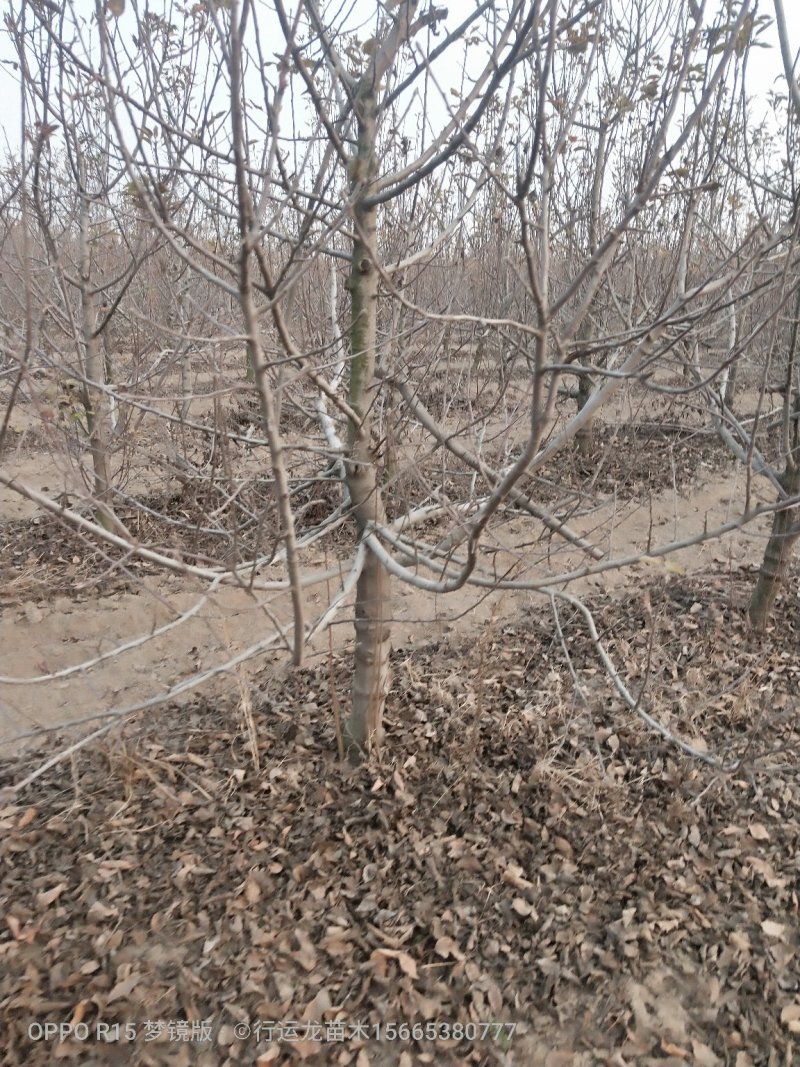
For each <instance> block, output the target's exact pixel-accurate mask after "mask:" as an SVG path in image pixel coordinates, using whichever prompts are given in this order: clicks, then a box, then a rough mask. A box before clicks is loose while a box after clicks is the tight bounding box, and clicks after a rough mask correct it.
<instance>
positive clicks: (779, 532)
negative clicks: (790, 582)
mask: <svg viewBox="0 0 800 1067" xmlns="http://www.w3.org/2000/svg"><path fill="white" fill-rule="evenodd" d="M781 480H782V482H783V484H784V487H785V489H786V491H787V493H789V494H790V496H797V495H798V494H799V493H800V468H797V469H794V470H787V471H786V473H785V474H784V476H783V478H782V479H781ZM798 538H800V520H798V516H797V509H796V508H784V509H783V510H782V511H776V512H775V517H774V519H773V520H772V533H771V534H770V538H769V541H768V542H767V548H766V551H765V552H764V560H763V562H762V564H761V570H760V571H759V572H758V579H757V580H756V584H755V588H754V589H753V593H752V596H751V597H750V605H749V607H748V615H749V617H750V622H751V624H752V626H753V627H754V629H756V630H764V629H766V626H767V623H768V622H769V618H770V615H771V614H772V608H773V606H774V604H775V599H776V597H777V596H778V593H779V592H780V589H781V586H782V585H783V583H784V581H785V580H786V575H787V573H788V571H789V565H790V564H791V562H792V554H793V552H794V546H795V544H796V543H797V540H798Z"/></svg>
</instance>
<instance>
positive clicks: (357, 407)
mask: <svg viewBox="0 0 800 1067" xmlns="http://www.w3.org/2000/svg"><path fill="white" fill-rule="evenodd" d="M356 116H357V122H358V147H357V151H356V154H355V155H354V157H353V158H352V160H351V163H350V191H351V197H352V202H353V215H354V222H355V236H354V238H353V248H352V259H351V264H350V276H349V279H348V283H347V287H348V289H349V291H350V304H351V321H350V348H351V361H350V397H349V399H350V406H351V408H352V409H353V410H354V411H355V412H356V413H357V414H358V417H359V419H360V421H359V422H358V423H355V422H351V423H350V426H349V441H348V445H349V447H348V458H347V462H346V472H347V485H348V489H349V491H350V501H351V506H352V509H353V515H354V516H355V519H356V522H357V523H358V528H359V531H360V532H361V533H362V534H363V533H364V532H365V531H366V530H367V529H368V527H369V524H370V523H372V522H377V523H381V524H383V523H384V522H385V520H386V516H385V513H384V508H383V500H382V496H381V490H380V484H379V479H378V471H377V468H376V464H375V457H374V455H373V451H372V442H371V430H372V412H371V407H372V399H373V397H374V394H375V389H376V388H377V381H376V378H375V362H376V344H377V340H376V339H377V311H378V271H377V267H376V262H377V240H376V224H377V209H376V208H375V207H374V206H371V205H369V203H368V202H367V193H368V191H369V185H370V182H371V181H372V180H373V178H374V176H375V172H376V169H377V164H376V158H375V138H376V98H375V89H374V87H373V85H372V83H371V82H369V81H367V80H366V79H365V80H364V81H362V83H361V84H360V86H359V90H358V95H357V98H356ZM390 618H391V580H390V577H389V574H388V573H387V572H386V570H385V568H384V566H383V564H382V563H381V562H380V561H379V560H378V558H377V557H376V556H375V555H374V554H373V553H372V552H370V551H368V552H367V559H366V563H365V565H364V569H363V570H362V572H361V576H360V578H359V580H358V585H357V587H356V622H355V629H356V648H355V663H354V671H353V686H352V692H351V700H352V703H351V709H350V716H349V718H348V720H347V722H346V723H345V731H344V732H345V743H346V746H347V749H348V754H349V755H350V758H351V759H358V758H360V756H361V754H363V753H364V752H366V751H369V749H370V748H371V747H372V746H373V745H375V744H379V743H380V741H381V738H382V734H383V709H384V705H385V702H386V693H387V690H388V687H389V655H390V652H391V627H390V623H389V620H390Z"/></svg>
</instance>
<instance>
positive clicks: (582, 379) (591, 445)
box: [575, 374, 595, 456]
mask: <svg viewBox="0 0 800 1067" xmlns="http://www.w3.org/2000/svg"><path fill="white" fill-rule="evenodd" d="M592 392H593V389H592V381H591V378H590V377H589V375H588V374H581V375H580V376H579V377H578V396H577V404H578V414H580V413H581V411H583V409H584V408H585V407H586V405H587V404H588V403H589V400H590V399H591V397H592ZM575 449H576V451H577V452H578V453H579V454H580V455H581V456H590V455H592V453H593V452H594V450H595V420H594V419H593V418H592V419H587V420H586V422H585V423H584V424H583V425H582V426H581V427H580V429H579V430H578V431H577V433H576V434H575Z"/></svg>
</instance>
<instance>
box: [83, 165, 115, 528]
mask: <svg viewBox="0 0 800 1067" xmlns="http://www.w3.org/2000/svg"><path fill="white" fill-rule="evenodd" d="M81 186H82V188H81V189H80V191H79V195H80V198H81V209H80V210H81V214H80V279H81V280H80V286H81V314H82V319H83V337H82V341H83V353H82V354H83V360H82V362H83V375H84V379H85V381H84V383H83V387H82V400H83V406H84V409H85V411H86V426H87V429H88V431H89V452H90V454H91V457H92V469H93V471H94V491H93V497H94V504H95V517H96V518H97V521H98V523H99V524H100V525H101V526H103V527H104V528H105V529H106V530H108V531H109V532H110V533H116V534H122V535H123V536H124V535H125V533H126V530H125V527H124V526H123V525H122V523H121V522H120V521H119V519H118V518H117V517H116V515H115V514H114V508H113V505H112V497H113V493H112V485H111V474H110V462H109V454H110V447H109V441H110V438H111V410H110V407H109V398H108V392H107V390H106V386H107V384H108V382H107V378H106V361H105V358H104V354H103V352H101V350H100V338H99V337H98V335H97V324H98V308H97V297H96V295H95V293H94V290H93V287H92V284H91V270H92V258H91V250H90V243H91V235H90V225H91V223H90V218H89V201H88V198H87V196H86V193H85V191H84V188H83V187H84V186H85V174H84V169H83V166H81Z"/></svg>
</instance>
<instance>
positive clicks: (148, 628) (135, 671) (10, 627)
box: [0, 383, 769, 751]
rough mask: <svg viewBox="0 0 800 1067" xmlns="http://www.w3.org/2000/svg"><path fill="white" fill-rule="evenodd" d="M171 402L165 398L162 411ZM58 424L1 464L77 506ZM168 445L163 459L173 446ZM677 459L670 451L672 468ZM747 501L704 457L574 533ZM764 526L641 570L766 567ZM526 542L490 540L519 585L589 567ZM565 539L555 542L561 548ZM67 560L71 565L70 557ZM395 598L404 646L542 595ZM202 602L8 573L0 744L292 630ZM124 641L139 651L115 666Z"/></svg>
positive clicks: (631, 531)
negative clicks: (687, 471)
mask: <svg viewBox="0 0 800 1067" xmlns="http://www.w3.org/2000/svg"><path fill="white" fill-rule="evenodd" d="M206 385H208V383H206ZM194 404H195V409H194V410H193V412H192V417H197V418H199V417H200V416H201V415H202V413H203V412H206V413H207V412H209V411H210V410H211V409H212V407H213V403H212V402H210V401H209V400H208V397H207V396H199V397H197V398H196V400H195V401H194ZM168 406H169V405H168V404H166V402H165V404H163V405H162V407H165V408H166V407H168ZM642 414H643V405H642V400H641V397H639V398H638V399H636V398H632V396H631V395H630V394H629V393H628V394H624V395H621V396H620V397H619V399H618V400H617V401H615V403H614V405H613V406H612V407H610V408H609V410H608V412H606V414H605V418H606V420H607V421H609V422H614V421H616V422H618V423H624V422H625V421H627V420H628V419H630V418H637V417H638V418H641V417H642ZM644 414H645V415H646V414H648V412H647V411H645V412H644ZM51 428H52V419H51V415H50V414H48V411H47V409H46V407H45V410H44V414H43V405H42V403H39V404H30V403H29V404H21V405H18V406H17V407H16V408H15V410H14V411H13V412H12V415H11V421H10V429H11V430H12V432H13V435H14V439H13V445H12V447H11V448H8V449H7V450H6V455H5V456H4V457H3V466H4V467H5V469H6V470H10V471H12V472H13V473H14V474H17V475H18V476H19V478H20V479H21V480H22V481H24V482H26V483H27V484H29V485H31V486H33V487H34V488H36V489H39V490H42V491H44V492H47V493H49V495H51V496H53V497H59V496H60V495H61V494H63V493H66V494H67V496H68V498H69V499H70V500H74V499H76V498H77V499H79V498H80V497H81V496H82V495H83V493H84V492H85V484H84V482H85V478H84V475H83V474H82V472H81V461H82V460H84V461H85V459H86V457H85V456H83V457H82V456H81V455H80V453H79V452H78V453H76V452H75V451H74V450H73V452H72V453H68V452H61V453H59V452H53V451H48V448H47V446H48V440H49V438H48V434H49V431H50V429H51ZM159 447H160V449H161V453H162V454H163V452H164V449H163V447H161V446H159ZM668 461H669V457H668V456H666V455H665V457H664V463H665V464H666V463H668ZM84 469H85V464H84ZM159 478H161V483H160V484H161V485H162V488H165V489H166V488H168V485H167V484H166V483H165V482H164V481H163V473H162V474H160V475H159ZM126 484H127V487H128V491H129V492H131V493H132V494H133V493H136V492H141V491H142V490H143V489H144V488H148V489H150V490H152V488H153V485H152V472H151V471H150V470H149V469H148V467H147V464H146V463H145V462H144V461H142V460H141V458H140V459H139V460H137V459H136V457H134V460H133V462H132V463H131V464H130V469H129V470H128V472H127V483H126ZM765 490H766V491H765ZM746 491H747V486H746V483H745V479H744V475H743V474H742V472H741V471H740V470H738V469H737V468H736V467H735V465H734V464H733V463H729V464H727V466H725V467H724V468H723V469H709V468H708V467H704V466H703V461H702V460H700V461H699V465H698V466H697V469H696V471H695V476H694V479H693V481H692V483H691V484H690V485H687V484H686V483H683V484H680V485H679V484H677V483H676V484H674V485H667V487H666V488H665V487H663V486H662V487H659V488H657V489H655V490H653V489H652V488H651V486H649V485H648V484H647V482H644V483H642V484H641V485H639V486H638V487H636V488H635V490H634V491H633V492H632V493H631V492H628V494H627V496H626V497H623V496H621V495H620V494H619V493H617V492H616V491H614V492H611V491H609V490H608V487H606V489H605V491H598V492H597V493H596V494H595V498H594V500H593V505H592V508H591V509H590V510H589V512H588V513H587V514H582V515H580V516H578V517H576V519H575V520H574V521H572V523H571V524H572V525H573V526H574V527H575V528H576V529H577V530H578V531H579V532H580V533H582V534H583V535H585V536H586V537H587V538H588V539H590V540H591V541H592V542H593V543H594V544H595V545H597V546H598V547H599V548H601V549H602V550H603V551H604V552H605V553H606V554H607V555H608V556H611V557H618V556H626V555H628V554H630V553H632V552H637V551H645V550H647V549H648V546H657V545H659V544H663V543H666V542H669V541H674V540H681V539H684V538H690V537H692V536H694V535H697V534H698V533H701V532H702V531H703V530H704V529H711V528H713V527H714V526H716V525H718V524H721V523H724V522H728V521H730V520H731V519H732V518H733V517H735V516H736V515H737V514H739V513H741V511H742V509H743V507H744V500H745V495H746ZM753 491H754V492H756V493H757V494H759V495H760V497H761V498H762V499H764V500H768V499H769V487H768V486H766V487H765V489H764V488H762V487H761V485H754V486H753ZM757 498H758V497H757V496H756V497H753V498H751V499H757ZM0 509H1V510H0V515H1V516H2V518H1V519H0V531H2V530H3V529H5V530H6V531H8V530H9V529H11V528H12V527H11V526H10V525H9V524H14V523H17V524H19V523H20V521H22V520H28V521H29V522H30V523H34V524H35V523H36V522H38V521H40V520H39V519H37V518H36V508H35V506H34V505H32V504H30V502H29V501H27V500H25V499H24V498H22V497H20V496H19V495H18V494H17V493H15V492H14V491H13V490H8V489H2V490H0ZM584 510H586V509H584ZM16 528H17V527H15V529H16ZM766 528H767V527H766V525H765V523H764V522H761V523H758V524H754V525H751V526H750V527H748V530H747V531H746V532H745V533H734V534H731V535H729V536H727V537H725V538H724V539H723V540H721V541H716V540H715V541H709V542H707V543H702V544H698V545H693V546H691V547H688V548H686V549H683V550H682V551H680V552H677V553H676V554H675V555H673V556H671V557H670V562H669V563H666V562H665V561H661V560H650V561H648V562H647V563H646V564H639V565H638V568H639V569H641V568H643V567H646V568H647V569H655V570H658V569H664V568H665V567H668V568H671V569H672V571H673V573H674V572H675V571H676V570H678V569H680V570H682V571H685V572H688V573H696V572H698V571H702V570H703V569H704V568H705V567H707V566H709V565H712V564H713V567H714V568H715V569H716V570H720V569H722V570H724V569H725V568H728V567H734V566H737V565H739V564H741V563H757V562H758V561H759V560H760V557H761V554H762V552H763V537H764V535H765V533H766ZM530 538H531V527H530V525H525V524H524V523H523V522H522V520H520V519H515V518H511V519H510V520H508V521H507V522H506V523H505V524H500V525H499V526H498V527H497V528H496V529H494V530H493V532H492V534H491V537H490V538H489V542H488V543H489V544H490V545H492V547H493V548H494V549H495V552H496V554H495V559H496V562H497V567H498V570H499V571H504V570H505V569H506V568H508V567H510V566H512V565H513V566H514V567H515V574H516V575H518V576H524V577H526V578H528V579H530V578H531V577H539V578H541V577H543V576H544V575H547V574H552V573H554V572H563V571H565V570H566V571H569V570H572V569H574V568H577V567H580V566H582V565H584V564H585V563H586V562H587V561H586V559H585V557H582V556H581V554H580V553H578V552H576V551H575V550H573V549H571V548H570V549H569V550H568V551H565V550H564V547H563V546H560V547H559V549H558V551H557V552H555V551H552V552H550V551H546V550H545V549H543V548H542V546H541V545H536V544H533V545H531V544H530ZM556 540H557V539H556ZM556 540H554V541H551V542H550V543H549V544H550V548H551V549H553V548H554V547H555V545H556ZM6 541H8V537H6ZM520 546H522V547H520ZM6 549H7V551H6V555H7V556H8V554H9V552H10V553H11V556H12V558H11V560H10V562H11V563H12V564H13V562H14V561H13V545H9V544H7V546H6ZM345 555H346V553H345ZM6 562H9V560H6ZM63 562H64V564H65V565H68V564H69V560H67V559H64V561H63ZM307 563H308V565H309V566H325V565H329V563H330V561H326V560H325V559H324V558H322V557H319V558H315V557H314V556H313V554H312V555H311V556H310V557H308V558H307ZM46 580H47V579H45V581H46ZM636 580H637V579H636V570H635V569H634V571H633V572H631V570H630V569H626V570H623V571H618V570H612V571H606V572H604V573H602V574H598V575H594V576H591V577H584V578H580V579H578V580H577V581H575V582H574V583H573V584H572V585H571V586H570V590H571V591H573V592H578V593H581V592H588V591H591V590H593V589H603V590H606V589H613V588H617V587H619V586H620V585H624V584H625V583H626V582H633V583H634V584H635V582H636ZM77 584H78V586H79V585H80V583H77ZM395 589H396V595H395V605H394V611H395V628H394V642H395V645H396V646H404V645H414V644H415V643H419V642H424V641H425V640H427V639H429V638H430V637H431V636H434V635H436V636H440V635H442V634H444V633H447V632H448V631H450V630H452V629H454V628H455V627H456V626H457V627H458V628H459V630H460V632H461V633H462V634H464V633H465V632H466V633H469V632H470V631H475V632H478V631H480V629H481V628H482V627H483V626H484V625H485V623H486V621H487V620H488V619H492V618H493V619H498V618H502V617H505V616H508V615H511V614H514V613H515V612H517V611H518V610H519V609H520V607H527V606H528V605H530V604H531V603H532V602H533V601H535V600H536V599H537V595H536V594H533V593H529V592H514V593H505V594H503V593H499V594H495V595H492V596H489V597H486V596H485V595H484V591H483V590H477V591H476V590H474V589H466V590H462V591H459V592H457V593H454V594H451V595H448V596H446V597H443V596H439V597H436V596H432V595H430V594H427V593H424V592H420V591H419V590H417V589H414V588H412V587H410V586H408V585H403V584H401V583H399V582H397V583H395ZM204 593H205V589H204V587H203V585H202V583H200V582H198V581H196V580H194V579H186V578H182V577H176V576H174V575H166V576H165V575H158V574H155V573H154V574H153V575H152V576H150V577H148V578H147V579H146V580H139V581H135V582H134V581H130V582H127V583H120V582H119V581H117V582H116V583H114V582H111V583H109V582H101V583H100V584H99V586H98V587H97V588H91V587H90V588H87V589H84V590H83V591H80V590H79V591H78V592H77V593H75V592H70V593H69V595H63V594H60V595H53V592H52V589H50V588H48V587H47V586H43V585H42V582H41V581H38V582H37V576H36V573H35V571H34V572H33V573H32V572H31V571H30V570H27V571H26V569H25V568H24V567H14V566H13V565H12V566H9V567H7V568H6V582H5V589H4V590H3V596H2V615H1V616H0V676H1V677H0V716H1V718H2V725H0V744H3V745H4V746H5V747H6V751H11V748H10V747H9V746H10V744H11V742H12V741H13V739H14V738H16V737H17V736H18V735H19V734H22V733H27V732H28V731H32V730H36V729H37V728H39V727H50V726H54V725H65V724H68V723H73V722H75V721H79V720H82V719H84V718H86V717H89V716H93V715H98V714H100V713H103V712H105V711H108V710H109V709H117V708H123V707H127V706H130V705H133V704H138V703H141V702H144V701H147V700H149V699H151V698H155V697H157V696H158V695H159V694H161V693H164V692H165V691H166V690H169V689H170V688H171V687H174V686H175V685H176V684H178V683H179V682H181V681H182V680H183V679H184V678H186V677H188V676H191V675H194V674H197V673H198V672H202V671H205V670H208V669H210V668H213V667H215V666H217V665H219V664H222V663H224V662H226V661H227V660H229V659H230V658H231V657H233V656H235V655H237V654H238V653H240V652H241V651H242V649H244V648H246V647H248V646H249V645H251V644H253V643H254V642H255V641H257V640H259V639H260V638H262V637H264V636H266V635H268V634H270V633H271V632H272V622H271V618H277V619H278V620H279V621H280V622H281V623H285V622H288V621H289V617H290V616H289V608H288V604H287V602H286V598H285V597H275V596H271V597H269V598H265V597H264V596H263V595H253V594H251V593H249V592H248V591H246V590H241V589H235V588H223V589H219V590H217V591H215V592H214V593H213V594H212V595H210V596H208V597H207V599H205V600H203V597H204ZM326 599H327V593H326V591H325V588H324V587H320V588H315V589H313V590H311V591H310V592H309V594H308V609H309V614H313V613H314V609H318V610H320V611H321V610H322V608H323V607H324V603H325V602H326ZM198 605H199V606H198ZM193 606H198V610H197V611H196V613H195V614H194V615H193V616H192V617H191V618H190V619H187V620H186V621H183V622H181V623H180V624H179V625H173V626H171V627H170V628H169V629H167V630H166V632H160V633H159V632H158V631H159V630H163V628H164V627H165V626H168V625H169V624H170V623H174V622H175V620H176V619H179V618H180V616H181V615H182V614H183V613H185V612H187V611H188V610H189V609H191V608H192V607H193ZM351 619H352V609H351V605H350V604H346V605H345V606H344V607H343V609H342V610H341V612H340V614H339V616H338V619H337V622H336V624H335V625H334V626H333V628H332V632H331V639H330V641H331V644H332V646H333V647H334V648H337V649H339V648H343V647H345V646H346V645H347V643H348V642H349V641H350V640H351V639H352V626H351ZM123 644H135V647H131V648H130V649H128V650H127V651H124V652H120V653H119V654H117V655H113V656H109V653H111V652H112V651H113V650H114V649H118V648H119V646H120V645H123ZM328 647H329V639H328V637H327V636H324V637H322V638H321V639H318V640H317V642H316V643H315V645H314V646H313V647H312V649H311V650H310V655H311V657H312V658H313V657H314V656H315V655H325V654H326V653H327V649H328ZM283 658H284V659H285V657H283ZM97 660H99V662H96V663H94V665H92V666H87V667H86V669H79V670H75V671H73V672H72V673H70V674H67V675H62V676H60V677H56V678H55V679H51V680H48V681H46V682H42V683H39V684H36V683H33V682H31V684H11V679H14V680H15V681H16V682H21V681H23V680H32V679H34V678H36V677H37V676H39V675H51V674H52V673H54V672H56V673H57V672H64V671H68V670H69V669H71V668H75V667H76V666H79V665H81V664H87V663H91V662H92V661H97ZM275 663H276V657H275V656H269V655H266V654H261V655H258V656H256V657H255V658H254V659H253V660H251V661H250V662H248V664H247V665H246V666H244V667H242V668H240V669H239V671H238V677H239V685H240V686H245V687H246V685H247V684H248V682H247V679H248V678H249V677H252V676H253V675H254V674H258V673H259V672H263V671H264V670H274V669H275ZM230 686H231V681H230V678H229V677H226V676H221V677H220V676H218V677H216V678H214V679H211V680H209V681H206V682H205V683H204V691H205V692H211V693H213V692H215V691H218V690H219V688H220V687H223V688H224V689H225V690H227V691H230Z"/></svg>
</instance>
